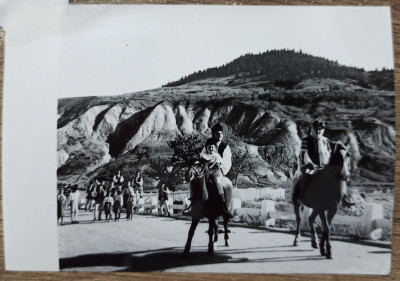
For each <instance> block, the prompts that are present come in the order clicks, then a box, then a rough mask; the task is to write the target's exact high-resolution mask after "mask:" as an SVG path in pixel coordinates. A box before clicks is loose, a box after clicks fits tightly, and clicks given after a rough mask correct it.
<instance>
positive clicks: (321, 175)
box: [292, 142, 350, 259]
mask: <svg viewBox="0 0 400 281" xmlns="http://www.w3.org/2000/svg"><path fill="white" fill-rule="evenodd" d="M349 175H350V154H349V153H348V147H347V145H343V144H342V143H340V142H338V143H335V144H334V148H333V152H332V155H331V158H330V162H329V164H328V165H326V166H325V167H324V168H322V169H321V170H318V171H317V172H316V173H315V174H314V175H303V176H302V177H301V178H300V179H299V180H298V181H297V182H296V183H295V185H294V189H293V191H294V192H293V195H292V200H293V204H294V212H295V214H296V222H297V228H296V236H295V239H294V242H293V246H297V240H298V236H299V234H300V220H301V219H300V207H301V205H302V204H303V205H305V206H307V207H309V208H311V209H312V212H311V214H310V216H309V217H308V222H309V225H310V233H311V246H312V247H313V248H315V249H316V248H317V242H316V240H317V237H316V234H315V228H314V221H315V218H316V217H317V215H319V217H320V219H321V222H322V227H323V233H322V237H321V240H320V242H319V249H320V252H321V255H322V256H326V258H327V259H331V258H332V253H331V245H330V226H331V222H332V219H333V217H334V216H335V214H336V211H337V206H338V204H339V202H340V200H341V198H342V196H343V188H344V187H345V186H344V185H345V184H346V180H347V178H348V177H349ZM300 190H301V191H300ZM325 246H326V248H325Z"/></svg>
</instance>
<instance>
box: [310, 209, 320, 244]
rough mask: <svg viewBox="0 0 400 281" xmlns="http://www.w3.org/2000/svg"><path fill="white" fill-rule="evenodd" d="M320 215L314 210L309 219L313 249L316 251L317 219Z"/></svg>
mask: <svg viewBox="0 0 400 281" xmlns="http://www.w3.org/2000/svg"><path fill="white" fill-rule="evenodd" d="M317 215H318V213H317V212H316V211H314V210H312V212H311V214H310V216H309V217H308V224H309V226H310V234H311V247H313V248H314V249H318V246H317V234H316V233H315V226H314V222H315V218H316V217H317Z"/></svg>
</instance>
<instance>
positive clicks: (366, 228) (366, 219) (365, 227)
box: [361, 203, 383, 238]
mask: <svg viewBox="0 0 400 281" xmlns="http://www.w3.org/2000/svg"><path fill="white" fill-rule="evenodd" d="M382 218H383V206H381V205H379V204H375V203H367V204H365V207H364V214H363V216H362V217H361V232H362V233H361V235H362V237H364V238H370V233H371V231H372V230H373V229H374V225H375V223H374V222H375V220H377V219H382Z"/></svg>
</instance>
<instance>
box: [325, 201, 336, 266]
mask: <svg viewBox="0 0 400 281" xmlns="http://www.w3.org/2000/svg"><path fill="white" fill-rule="evenodd" d="M336 209H337V207H336V206H335V208H333V209H331V210H328V216H327V225H328V233H327V237H326V258H327V259H331V258H332V251H331V223H332V219H333V217H334V216H335V214H336Z"/></svg>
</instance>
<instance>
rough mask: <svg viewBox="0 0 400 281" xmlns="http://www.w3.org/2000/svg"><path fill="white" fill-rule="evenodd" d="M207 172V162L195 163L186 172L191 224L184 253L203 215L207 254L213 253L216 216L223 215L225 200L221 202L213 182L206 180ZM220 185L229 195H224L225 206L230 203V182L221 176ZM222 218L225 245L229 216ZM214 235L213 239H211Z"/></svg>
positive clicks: (226, 243) (215, 239) (216, 229)
mask: <svg viewBox="0 0 400 281" xmlns="http://www.w3.org/2000/svg"><path fill="white" fill-rule="evenodd" d="M209 173H212V171H211V170H210V171H209V169H208V164H207V163H200V162H197V163H195V164H194V165H193V166H192V167H190V169H189V171H188V173H187V174H186V180H187V181H190V188H191V193H192V194H191V201H192V204H191V208H192V224H191V225H190V229H189V233H188V239H187V242H186V245H185V250H184V251H183V253H184V254H188V253H189V252H190V246H191V243H192V238H193V235H194V232H195V230H196V227H197V225H198V224H199V221H200V219H201V218H203V217H205V218H207V219H208V224H209V228H208V236H209V243H208V254H213V253H214V242H216V241H217V240H218V225H217V222H216V219H217V217H219V216H223V214H224V208H225V207H224V205H223V204H225V202H222V201H221V199H220V198H219V197H218V191H217V188H216V187H215V186H213V183H211V182H210V181H209V180H208V175H209ZM220 180H221V183H222V186H223V187H224V190H225V194H228V195H229V196H225V197H226V198H228V200H226V202H227V203H226V204H227V206H229V205H230V200H231V198H230V197H231V195H232V189H233V187H232V182H231V181H230V180H229V179H228V178H226V177H224V176H222V178H221V179H220ZM223 219H224V230H225V236H224V238H225V246H229V244H228V239H229V236H228V221H229V218H227V217H226V216H223ZM213 235H214V240H213Z"/></svg>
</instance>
